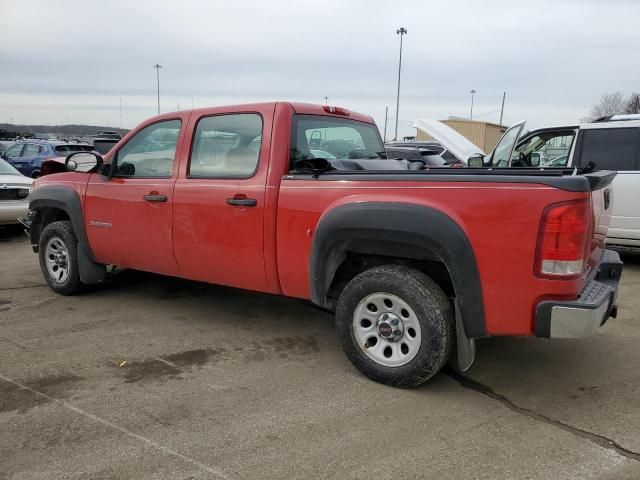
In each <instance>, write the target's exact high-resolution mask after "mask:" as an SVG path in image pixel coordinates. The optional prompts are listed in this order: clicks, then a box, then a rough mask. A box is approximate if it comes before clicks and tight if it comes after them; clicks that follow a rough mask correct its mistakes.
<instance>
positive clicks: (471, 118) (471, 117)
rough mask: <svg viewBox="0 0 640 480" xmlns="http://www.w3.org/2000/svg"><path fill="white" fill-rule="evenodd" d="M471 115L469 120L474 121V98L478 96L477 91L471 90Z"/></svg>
mask: <svg viewBox="0 0 640 480" xmlns="http://www.w3.org/2000/svg"><path fill="white" fill-rule="evenodd" d="M469 93H471V115H469V120H473V96H474V95H475V94H476V91H475V90H471V92H469Z"/></svg>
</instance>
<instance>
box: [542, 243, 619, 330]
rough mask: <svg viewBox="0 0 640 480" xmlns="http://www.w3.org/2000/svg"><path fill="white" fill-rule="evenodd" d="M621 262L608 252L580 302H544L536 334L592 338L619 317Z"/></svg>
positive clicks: (616, 256) (615, 254) (579, 298)
mask: <svg viewBox="0 0 640 480" xmlns="http://www.w3.org/2000/svg"><path fill="white" fill-rule="evenodd" d="M621 273H622V261H620V256H619V255H618V253H617V252H614V251H612V250H605V252H604V255H603V256H602V261H601V262H600V266H599V267H598V273H597V274H596V276H595V278H594V279H593V280H591V281H590V282H589V283H588V284H587V285H586V286H585V288H584V289H583V290H582V292H580V296H579V297H578V299H577V300H572V301H555V300H550V301H544V302H540V303H539V304H538V307H537V309H536V321H535V333H536V336H537V337H543V338H584V337H588V336H590V335H593V334H594V333H595V332H596V330H598V328H599V327H600V326H601V325H603V324H604V323H605V322H606V321H607V319H608V318H609V317H614V318H615V316H616V314H617V307H616V301H617V298H618V283H619V282H620V275H621Z"/></svg>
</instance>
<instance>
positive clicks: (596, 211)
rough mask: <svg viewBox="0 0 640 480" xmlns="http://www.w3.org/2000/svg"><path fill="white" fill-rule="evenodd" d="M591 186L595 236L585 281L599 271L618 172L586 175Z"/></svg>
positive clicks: (591, 245) (592, 240)
mask: <svg viewBox="0 0 640 480" xmlns="http://www.w3.org/2000/svg"><path fill="white" fill-rule="evenodd" d="M584 176H585V177H586V178H587V180H588V181H589V185H590V186H591V205H592V209H593V236H592V239H591V244H590V249H591V250H590V253H589V266H588V269H587V273H588V274H587V275H586V277H585V281H587V280H588V279H589V278H590V277H591V273H592V272H595V271H596V270H597V266H598V264H599V263H600V260H601V258H602V253H603V251H604V248H605V240H606V238H607V231H608V229H609V223H611V210H612V208H613V189H612V187H611V182H612V181H613V179H614V177H615V176H616V172H611V171H608V170H603V171H599V172H593V173H587V174H585V175H584Z"/></svg>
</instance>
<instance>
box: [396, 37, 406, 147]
mask: <svg viewBox="0 0 640 480" xmlns="http://www.w3.org/2000/svg"><path fill="white" fill-rule="evenodd" d="M396 33H397V34H398V35H400V57H399V59H398V93H397V95H396V131H395V134H394V136H393V139H394V140H397V139H398V113H399V112H400V73H401V72H402V37H404V36H405V35H406V34H407V29H406V28H404V27H400V28H399V29H398V30H396Z"/></svg>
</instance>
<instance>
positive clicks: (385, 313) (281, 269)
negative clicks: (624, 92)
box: [23, 102, 622, 387]
mask: <svg viewBox="0 0 640 480" xmlns="http://www.w3.org/2000/svg"><path fill="white" fill-rule="evenodd" d="M66 170H68V171H66V172H61V173H55V174H51V175H47V176H45V177H42V178H39V179H38V180H37V181H36V182H35V189H34V191H33V193H32V194H31V197H30V198H31V200H30V213H29V215H28V216H27V217H26V218H24V219H23V223H24V224H25V225H26V226H27V228H28V230H29V235H30V238H31V244H32V248H33V250H34V251H35V252H37V253H38V255H39V260H40V266H41V270H42V273H43V276H44V278H45V280H46V282H47V283H48V285H49V286H50V287H51V288H52V289H53V290H54V291H56V292H58V293H60V294H64V295H71V294H74V293H76V292H78V291H79V290H80V289H81V288H82V287H83V286H84V285H86V284H94V283H99V282H101V281H103V280H104V279H105V278H106V277H107V272H110V271H111V270H112V269H111V268H109V267H110V266H117V267H125V268H133V269H139V270H144V271H148V272H155V273H158V274H162V275H171V276H176V277H183V278H187V279H192V280H198V281H202V282H208V283H212V284H220V285H228V286H232V287H237V288H243V289H248V290H254V291H260V292H267V293H271V294H276V295H286V296H289V297H296V298H301V299H308V300H310V301H311V302H313V303H314V304H316V305H318V306H320V307H322V308H324V309H327V310H330V311H334V312H335V319H336V330H337V335H338V338H339V340H340V342H341V343H342V347H343V350H344V352H345V353H346V355H347V357H348V358H349V359H350V360H351V362H352V363H353V364H354V365H355V366H356V367H357V368H358V369H359V370H360V371H362V372H363V373H364V374H365V375H367V376H368V377H370V378H371V379H373V380H376V381H379V382H382V383H385V384H389V385H393V386H397V387H413V386H416V385H419V384H421V383H423V382H425V381H426V380H427V379H429V378H431V377H432V376H433V375H434V374H436V373H437V372H438V371H439V370H440V369H441V368H442V367H443V365H445V363H446V362H447V361H449V360H450V357H451V360H452V361H453V362H454V363H455V364H456V365H457V367H458V368H460V369H462V370H464V369H466V368H468V367H469V366H470V365H471V363H472V361H473V358H474V355H475V340H476V339H481V338H485V337H489V336H537V337H542V338H549V337H559V338H574V337H583V336H587V335H591V334H593V333H594V332H595V331H596V330H597V329H598V328H599V327H600V326H601V325H602V324H603V323H604V322H605V321H606V320H607V319H608V318H609V317H610V316H615V314H616V298H617V290H618V282H619V278H620V273H621V268H622V264H621V262H620V259H619V257H618V255H617V254H616V253H615V252H612V251H608V250H606V249H605V247H604V239H605V237H606V234H607V227H608V224H609V220H610V213H611V208H612V207H611V205H612V203H611V202H612V197H611V195H610V183H611V181H612V180H613V178H614V176H615V173H612V172H596V173H589V174H585V175H579V174H576V173H575V172H573V171H570V170H562V169H560V170H558V169H556V170H554V171H546V172H541V171H537V170H529V169H519V170H515V169H491V170H488V169H474V168H464V169H452V168H433V167H430V166H426V165H424V164H422V163H421V162H420V161H410V160H406V159H399V160H398V159H389V158H386V154H385V150H384V146H383V143H382V140H381V138H380V134H379V131H378V129H377V127H376V125H375V123H374V121H373V119H372V118H371V117H369V116H366V115H362V114H358V113H355V112H350V111H348V110H345V109H343V108H339V107H333V106H320V105H310V104H303V103H288V102H273V103H260V104H251V105H237V106H228V107H218V108H207V109H197V110H191V111H180V112H174V113H167V114H164V115H160V116H157V117H154V118H151V119H149V120H147V121H146V122H144V123H142V124H141V125H140V126H139V127H137V128H135V129H134V130H132V131H131V132H129V133H128V134H127V135H126V136H125V137H124V138H123V139H122V140H120V141H119V143H118V144H117V145H116V146H115V147H114V148H112V149H111V150H110V151H109V153H108V154H107V155H106V156H105V157H104V158H102V157H101V156H100V155H99V154H97V153H96V152H84V153H75V154H72V155H69V156H68V157H67V160H66ZM452 352H454V353H453V354H452Z"/></svg>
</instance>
